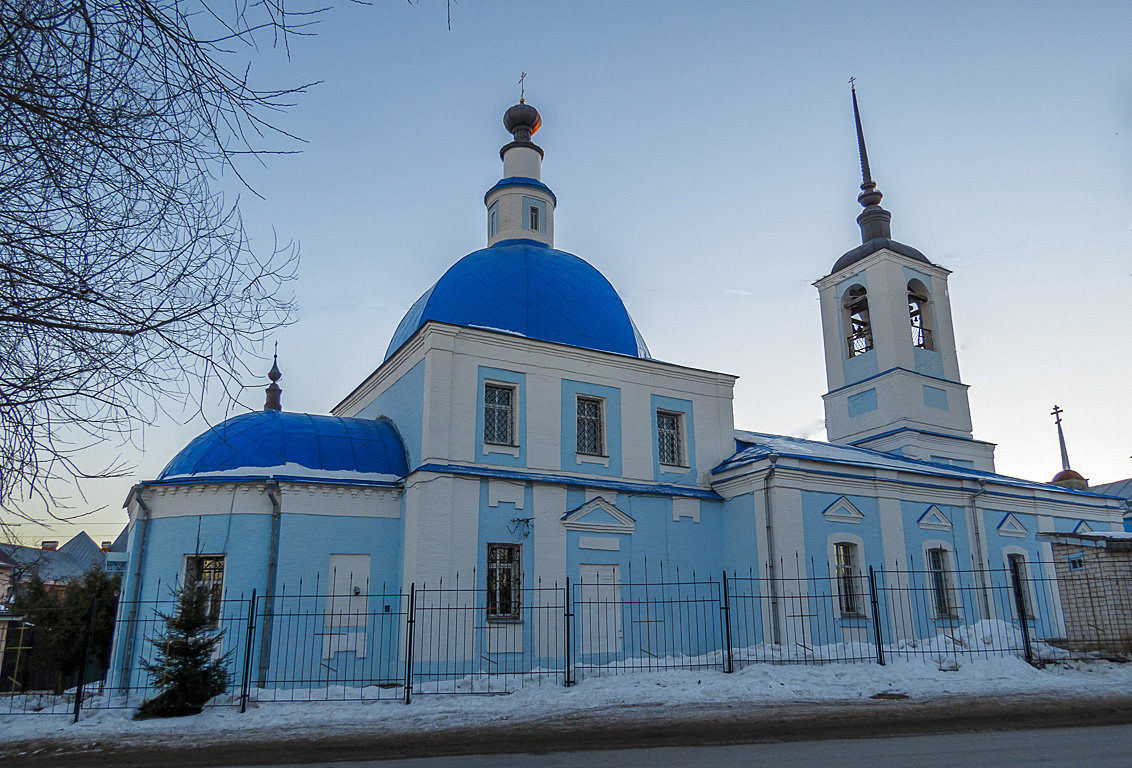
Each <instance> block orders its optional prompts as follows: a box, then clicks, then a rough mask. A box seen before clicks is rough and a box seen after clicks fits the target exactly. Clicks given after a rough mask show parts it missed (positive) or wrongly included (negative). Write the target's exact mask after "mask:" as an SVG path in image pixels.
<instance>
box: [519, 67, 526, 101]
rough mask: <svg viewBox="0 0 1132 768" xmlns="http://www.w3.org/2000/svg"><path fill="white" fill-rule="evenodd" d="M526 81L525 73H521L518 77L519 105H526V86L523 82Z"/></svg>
mask: <svg viewBox="0 0 1132 768" xmlns="http://www.w3.org/2000/svg"><path fill="white" fill-rule="evenodd" d="M526 79H527V73H526V72H523V73H522V74H521V75H519V103H520V104H526V103H527V99H526V95H527V84H526V82H525V81H526Z"/></svg>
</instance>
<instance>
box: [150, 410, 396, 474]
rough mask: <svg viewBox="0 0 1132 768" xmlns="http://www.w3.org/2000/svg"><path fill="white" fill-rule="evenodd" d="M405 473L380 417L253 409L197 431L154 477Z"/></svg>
mask: <svg viewBox="0 0 1132 768" xmlns="http://www.w3.org/2000/svg"><path fill="white" fill-rule="evenodd" d="M269 470H270V471H269ZM407 474H409V468H408V464H407V462H406V460H405V447H404V445H403V444H402V442H401V437H400V435H398V434H397V430H396V429H395V428H394V427H393V424H392V423H391V422H389V421H387V420H385V419H345V418H339V417H337V416H317V415H313V414H309V413H289V412H286V411H255V412H253V413H245V414H241V415H240V416H235V417H233V418H231V419H228V420H227V421H225V422H223V423H221V424H217V425H216V426H215V427H213V428H212V429H210V430H208V431H207V432H205V433H204V434H202V435H200V436H198V437H197V438H196V439H195V440H193V441H192V442H191V443H189V444H188V445H187V446H185V447H184V449H182V450H181V452H180V453H178V454H177V455H176V456H175V457H174V458H173V460H172V461H171V462H169V464H168V465H167V466H166V467H165V469H164V470H162V472H161V475H160V476H159V477H158V480H173V479H190V478H200V479H203V478H205V477H209V476H212V477H215V476H255V477H267V476H270V475H279V476H291V477H307V478H325V479H333V478H339V479H354V480H364V479H367V478H365V477H363V475H371V476H373V477H372V478H370V479H373V480H389V479H391V478H401V477H404V476H405V475H407ZM379 476H381V477H379Z"/></svg>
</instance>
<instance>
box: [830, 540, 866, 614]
mask: <svg viewBox="0 0 1132 768" xmlns="http://www.w3.org/2000/svg"><path fill="white" fill-rule="evenodd" d="M833 556H834V559H835V562H834V576H835V577H836V579H837V598H838V607H840V608H841V615H842V616H846V615H859V614H860V613H861V595H860V592H859V590H858V588H857V582H858V579H857V569H858V566H857V545H856V544H850V543H848V542H837V543H836V544H834V545H833Z"/></svg>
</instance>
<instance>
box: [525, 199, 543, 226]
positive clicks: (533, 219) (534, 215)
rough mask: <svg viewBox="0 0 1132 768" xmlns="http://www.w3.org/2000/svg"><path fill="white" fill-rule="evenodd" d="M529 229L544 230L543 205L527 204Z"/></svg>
mask: <svg viewBox="0 0 1132 768" xmlns="http://www.w3.org/2000/svg"><path fill="white" fill-rule="evenodd" d="M527 230H528V231H529V232H542V207H541V206H538V205H528V206H527Z"/></svg>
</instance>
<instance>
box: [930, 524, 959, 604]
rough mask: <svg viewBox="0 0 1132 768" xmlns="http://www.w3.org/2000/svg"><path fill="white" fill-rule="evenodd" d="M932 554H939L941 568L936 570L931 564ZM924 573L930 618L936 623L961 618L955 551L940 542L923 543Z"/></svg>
mask: <svg viewBox="0 0 1132 768" xmlns="http://www.w3.org/2000/svg"><path fill="white" fill-rule="evenodd" d="M933 552H939V553H941V558H940V564H941V566H942V567H941V568H940V569H936V568H935V567H934V566H935V564H934V563H933V555H932V553H933ZM924 573H925V575H926V576H927V579H928V584H927V587H928V590H929V591H930V593H931V601H932V616H933V618H935V619H936V620H937V621H942V620H952V619H959V618H961V616H962V604H961V603H960V602H959V601H958V599H957V598H958V594H957V592H956V589H955V579H956V571H955V550H954V549H953V548H952V547H951V546H949V545H947V544H946V543H945V542H942V541H925V542H924ZM941 596H942V597H943V598H944V602H945V605H943V606H942V607H941V606H940V598H941Z"/></svg>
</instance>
